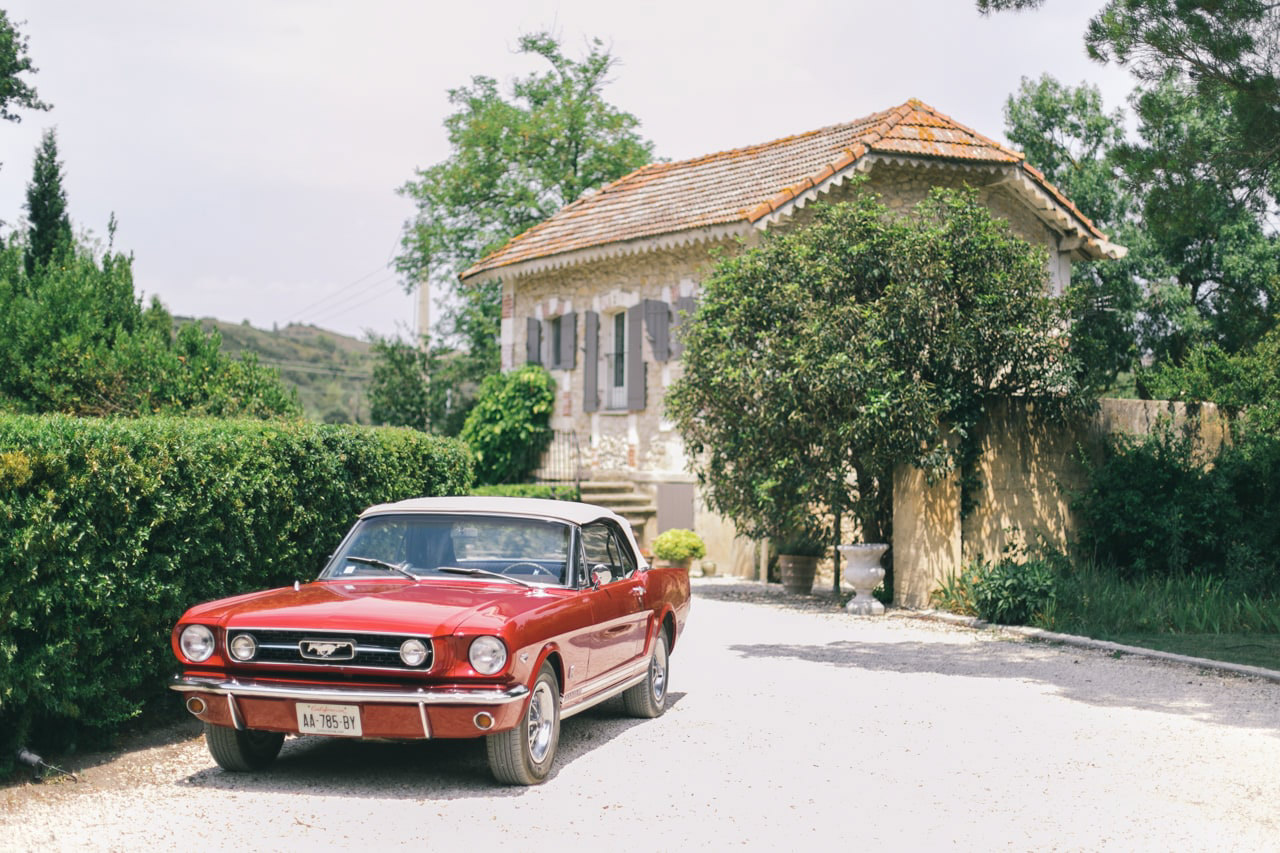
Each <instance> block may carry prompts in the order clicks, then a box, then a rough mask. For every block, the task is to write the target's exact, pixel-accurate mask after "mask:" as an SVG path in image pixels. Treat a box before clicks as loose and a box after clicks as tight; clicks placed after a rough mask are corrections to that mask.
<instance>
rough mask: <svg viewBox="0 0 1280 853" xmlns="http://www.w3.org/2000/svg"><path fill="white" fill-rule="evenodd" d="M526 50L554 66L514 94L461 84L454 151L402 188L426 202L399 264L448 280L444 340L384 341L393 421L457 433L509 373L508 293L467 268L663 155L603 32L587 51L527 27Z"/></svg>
mask: <svg viewBox="0 0 1280 853" xmlns="http://www.w3.org/2000/svg"><path fill="white" fill-rule="evenodd" d="M519 49H520V52H521V53H524V54H530V55H532V56H536V57H540V58H541V59H543V60H545V62H546V63H547V66H549V67H548V70H545V71H542V72H535V73H532V74H529V75H527V76H525V77H521V78H519V79H516V80H514V81H513V82H512V83H511V85H510V89H509V91H507V92H505V93H504V91H503V89H502V87H501V86H500V85H499V83H498V81H497V80H494V79H493V78H491V77H484V76H476V77H472V78H471V83H470V85H467V86H462V87H459V88H457V89H451V90H450V91H449V102H450V103H451V104H453V106H454V107H455V111H454V112H453V113H452V114H451V115H450V116H449V117H448V118H447V119H446V120H445V129H446V131H447V132H448V136H449V144H450V147H451V153H450V155H449V157H448V158H447V159H445V160H443V161H442V162H440V163H437V164H436V165H434V166H431V167H429V168H425V169H420V170H419V171H418V172H417V175H416V177H415V178H414V179H413V180H411V181H409V182H408V183H406V184H405V185H404V186H403V187H401V188H400V192H401V193H402V194H404V195H405V196H407V197H408V198H410V199H412V200H413V202H414V205H415V206H416V208H417V210H416V213H415V215H414V217H413V219H411V220H410V221H409V222H407V223H406V224H405V227H404V232H403V235H402V241H401V253H400V255H399V256H398V257H397V259H396V265H397V268H398V269H399V270H400V271H401V272H402V273H403V274H404V275H405V277H406V283H407V284H408V285H409V286H410V287H412V286H415V285H424V286H425V284H426V283H427V282H428V281H430V282H434V283H436V284H437V285H438V286H440V287H441V288H442V289H443V290H444V292H445V294H446V296H445V299H444V301H443V308H444V313H443V315H442V318H441V322H440V324H438V328H440V329H441V330H442V331H443V336H442V337H443V340H442V341H440V342H437V343H436V345H434V346H432V347H431V348H430V351H429V352H426V353H422V354H419V355H414V354H413V353H412V352H411V351H410V348H409V347H408V346H406V345H403V344H398V343H396V342H394V341H381V342H379V346H378V356H379V359H380V366H379V367H377V368H375V375H374V379H373V386H372V391H371V394H372V396H373V398H374V400H375V401H376V405H377V409H376V413H375V418H379V416H381V418H379V419H380V420H381V421H382V422H386V423H399V424H405V425H412V426H416V427H418V428H422V429H431V430H433V431H438V432H444V433H446V434H450V435H452V434H456V433H457V431H458V430H459V429H460V428H461V426H462V423H463V421H464V420H465V418H466V415H467V411H468V410H469V409H470V407H471V405H473V403H474V399H475V393H476V389H477V388H478V387H479V386H480V384H481V382H482V381H483V380H484V378H485V377H486V376H487V375H489V374H492V373H496V372H497V371H498V368H499V365H500V353H499V349H498V333H499V322H500V319H499V318H500V313H501V312H500V304H501V298H502V292H501V288H500V286H498V285H497V284H496V283H493V282H490V283H488V284H481V285H472V286H468V287H467V288H465V289H461V290H460V289H459V288H458V281H457V276H458V274H459V273H460V272H461V271H462V270H464V269H465V268H466V267H468V266H470V265H471V264H472V263H474V262H475V261H477V260H479V259H480V258H481V257H483V256H484V255H485V254H488V253H489V252H491V251H493V250H495V249H497V248H498V247H500V246H501V245H502V244H503V243H505V242H506V241H507V240H509V239H511V238H512V237H514V236H516V235H517V234H519V233H520V232H522V231H524V230H526V229H528V228H530V227H532V226H534V225H536V224H538V223H539V222H541V221H543V220H544V219H547V218H548V217H550V216H551V215H552V214H554V213H555V212H556V211H558V210H559V209H560V208H562V207H564V206H565V205H567V204H569V203H571V202H573V201H574V200H576V199H577V198H579V197H580V196H581V195H582V194H583V193H584V192H587V191H589V190H592V189H595V188H597V187H599V186H601V185H602V184H605V183H608V182H610V181H613V180H616V179H617V178H620V177H622V176H623V175H625V174H627V173H628V172H631V171H634V170H635V169H637V168H639V167H640V166H643V165H645V164H646V163H648V162H650V161H651V160H652V159H653V145H652V143H650V142H648V141H647V140H645V139H643V138H642V137H641V136H640V134H639V131H638V128H639V126H640V121H639V119H637V118H636V117H635V116H633V115H632V114H631V113H628V112H625V111H623V110H621V109H619V108H617V107H615V106H613V105H612V104H610V103H609V102H608V101H606V100H605V99H604V96H603V91H604V88H605V86H606V85H607V84H608V83H609V75H610V73H611V72H612V71H613V69H614V68H615V67H616V66H617V60H616V59H615V58H614V57H613V55H612V54H611V53H610V52H609V50H608V49H607V48H606V47H605V46H604V44H603V42H601V41H600V40H599V39H594V40H592V41H591V42H590V43H589V45H588V50H587V54H586V56H585V57H583V58H581V59H572V58H570V57H567V56H566V55H565V54H564V52H563V50H562V49H561V46H560V43H559V41H558V40H557V39H556V37H554V36H552V35H550V34H548V33H533V34H530V35H526V36H523V37H522V38H521V39H520V46H519ZM425 333H426V330H423V334H424V335H425ZM414 385H423V386H425V387H412V386H414Z"/></svg>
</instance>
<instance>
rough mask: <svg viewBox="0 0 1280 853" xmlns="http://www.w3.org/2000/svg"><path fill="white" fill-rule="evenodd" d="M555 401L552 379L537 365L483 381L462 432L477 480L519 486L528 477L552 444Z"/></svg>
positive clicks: (554, 386) (553, 381)
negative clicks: (473, 459) (472, 456)
mask: <svg viewBox="0 0 1280 853" xmlns="http://www.w3.org/2000/svg"><path fill="white" fill-rule="evenodd" d="M555 400H556V385H555V380H554V379H552V378H551V374H550V373H548V372H547V371H546V369H545V368H542V367H539V366H537V365H532V364H531V365H526V366H524V367H522V368H520V369H519V370H513V371H511V372H509V373H499V374H494V375H492V376H489V377H486V378H485V380H484V384H482V385H481V386H480V394H479V396H478V397H477V398H476V404H475V408H473V409H472V410H471V413H470V414H469V415H467V421H466V423H465V424H464V425H463V427H462V433H461V438H462V440H463V441H465V442H466V443H467V445H468V446H469V447H470V448H471V452H472V453H474V454H475V458H476V479H477V480H479V481H480V482H481V483H485V484H495V483H518V482H520V481H521V480H524V479H526V478H527V477H528V476H529V474H530V472H532V471H533V469H534V468H536V467H537V464H538V460H539V459H540V458H541V456H542V452H543V451H544V450H546V448H547V445H548V444H549V443H550V441H551V429H550V427H549V424H550V423H551V410H552V408H553V407H554V406H555Z"/></svg>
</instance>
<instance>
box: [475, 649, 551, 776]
mask: <svg viewBox="0 0 1280 853" xmlns="http://www.w3.org/2000/svg"><path fill="white" fill-rule="evenodd" d="M559 743H560V682H559V681H558V680H556V673H555V670H554V669H552V668H551V665H550V664H546V663H544V664H543V665H542V669H541V670H540V671H539V672H538V680H537V681H535V682H534V683H533V692H532V694H531V695H530V696H529V706H528V707H527V708H525V712H524V716H523V717H521V718H520V725H518V726H516V727H515V728H514V729H511V730H509V731H505V732H495V733H494V734H491V735H489V736H488V737H486V738H485V751H486V752H487V753H488V755H489V769H490V770H491V771H492V772H493V776H494V778H495V779H497V780H498V781H499V782H502V783H503V784H506V785H537V784H538V783H539V782H542V781H543V780H544V779H546V778H547V774H548V773H550V772H551V764H552V762H553V761H555V758H556V746H557V745H558V744H559Z"/></svg>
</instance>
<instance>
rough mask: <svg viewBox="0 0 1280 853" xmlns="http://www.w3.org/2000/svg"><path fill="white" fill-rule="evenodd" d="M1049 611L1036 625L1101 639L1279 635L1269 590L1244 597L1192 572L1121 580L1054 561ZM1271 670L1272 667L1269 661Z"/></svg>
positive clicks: (1279, 619) (1278, 610) (1277, 605)
mask: <svg viewBox="0 0 1280 853" xmlns="http://www.w3.org/2000/svg"><path fill="white" fill-rule="evenodd" d="M1056 566H1057V581H1056V582H1057V587H1058V596H1057V600H1056V604H1055V608H1054V610H1053V611H1052V613H1050V614H1048V615H1047V618H1045V619H1044V620H1043V621H1041V622H1039V623H1038V624H1039V625H1040V627H1044V628H1048V629H1050V630H1054V631H1063V632H1066V633H1071V634H1085V635H1087V636H1091V637H1101V638H1104V639H1119V635H1134V634H1139V635H1142V634H1145V635H1151V634H1191V635H1198V634H1257V633H1263V634H1280V597H1277V595H1276V592H1275V590H1274V589H1270V590H1261V591H1259V592H1258V593H1254V594H1250V593H1245V592H1241V591H1240V590H1239V589H1236V588H1234V587H1233V585H1232V584H1230V583H1229V582H1228V581H1227V580H1226V579H1224V578H1221V577H1211V576H1206V575H1198V574H1184V575H1167V576H1164V577H1145V578H1127V579H1126V578H1122V577H1119V576H1117V574H1116V573H1115V572H1114V571H1112V570H1111V569H1110V568H1109V567H1105V566H1098V565H1096V564H1093V563H1089V562H1086V563H1084V564H1083V565H1078V566H1072V565H1070V564H1068V563H1067V561H1065V560H1058V561H1057V562H1056ZM1271 667H1272V668H1274V667H1275V663H1274V661H1273V662H1272V663H1271Z"/></svg>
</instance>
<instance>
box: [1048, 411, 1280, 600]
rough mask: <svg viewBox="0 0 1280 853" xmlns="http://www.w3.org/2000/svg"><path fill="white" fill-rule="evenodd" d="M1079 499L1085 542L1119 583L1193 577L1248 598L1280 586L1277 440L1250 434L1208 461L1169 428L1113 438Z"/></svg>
mask: <svg viewBox="0 0 1280 853" xmlns="http://www.w3.org/2000/svg"><path fill="white" fill-rule="evenodd" d="M1087 464H1088V465H1089V484H1088V487H1087V488H1086V489H1085V490H1084V491H1083V492H1082V493H1080V494H1077V495H1075V496H1073V501H1072V508H1073V509H1074V510H1075V512H1076V513H1077V514H1078V517H1079V519H1080V525H1081V534H1080V546H1081V550H1082V552H1083V553H1085V554H1087V555H1090V556H1091V558H1093V559H1095V560H1096V561H1097V562H1098V563H1099V564H1101V565H1103V566H1106V567H1109V568H1110V569H1111V570H1112V571H1114V572H1115V573H1116V575H1117V576H1118V577H1119V578H1121V579H1123V580H1140V579H1143V578H1164V577H1180V576H1189V575H1195V576H1199V577H1213V578H1221V579H1224V580H1226V581H1227V582H1228V584H1229V586H1230V587H1231V588H1232V589H1233V590H1235V591H1237V592H1243V593H1255V594H1256V593H1258V592H1261V591H1264V590H1274V589H1275V588H1276V584H1277V583H1280V557H1278V556H1277V555H1280V438H1278V437H1277V436H1275V435H1270V434H1265V433H1248V432H1246V433H1245V434H1244V435H1243V436H1240V437H1238V438H1237V440H1236V442H1235V443H1234V444H1231V445H1226V446H1224V447H1223V448H1222V449H1221V450H1219V452H1218V453H1217V455H1216V456H1215V457H1213V458H1212V459H1209V460H1205V459H1203V458H1198V457H1197V448H1196V445H1195V443H1194V441H1193V438H1192V436H1191V434H1190V431H1177V430H1174V429H1172V428H1171V427H1168V426H1167V425H1166V426H1165V427H1164V428H1162V429H1159V430H1157V431H1156V432H1154V433H1153V434H1151V435H1150V436H1147V437H1144V438H1134V437H1129V436H1116V437H1113V438H1111V439H1110V440H1109V441H1108V443H1107V446H1106V448H1105V450H1104V452H1103V457H1102V459H1101V461H1099V462H1096V463H1087Z"/></svg>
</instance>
